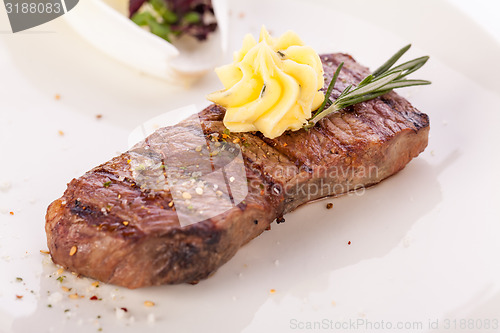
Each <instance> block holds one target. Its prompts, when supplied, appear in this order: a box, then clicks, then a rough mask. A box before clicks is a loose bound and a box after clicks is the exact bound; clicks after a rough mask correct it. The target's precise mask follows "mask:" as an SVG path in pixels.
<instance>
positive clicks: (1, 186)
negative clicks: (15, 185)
mask: <svg viewBox="0 0 500 333" xmlns="http://www.w3.org/2000/svg"><path fill="white" fill-rule="evenodd" d="M11 187H12V184H11V183H10V182H0V191H2V192H7V191H8V190H10V188H11Z"/></svg>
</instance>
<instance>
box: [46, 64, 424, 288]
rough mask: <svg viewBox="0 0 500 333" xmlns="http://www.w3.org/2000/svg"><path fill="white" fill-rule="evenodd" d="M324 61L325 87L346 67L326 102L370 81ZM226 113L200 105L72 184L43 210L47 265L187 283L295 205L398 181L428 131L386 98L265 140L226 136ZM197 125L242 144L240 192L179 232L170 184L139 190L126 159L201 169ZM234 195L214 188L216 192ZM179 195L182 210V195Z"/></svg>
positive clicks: (398, 101)
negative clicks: (217, 211) (196, 111)
mask: <svg viewBox="0 0 500 333" xmlns="http://www.w3.org/2000/svg"><path fill="white" fill-rule="evenodd" d="M321 60H322V62H323V65H324V69H325V76H326V77H327V80H326V83H325V86H327V85H328V83H329V81H330V79H331V77H332V76H333V72H334V71H335V69H336V67H337V65H338V64H339V63H340V62H342V61H344V62H345V65H344V69H343V70H342V72H341V74H340V77H339V80H338V81H337V85H336V88H335V91H334V93H333V96H334V97H336V96H338V94H339V93H340V91H342V89H343V88H344V87H345V86H347V85H348V84H350V83H354V84H355V83H358V82H359V81H360V80H361V79H362V78H363V77H364V76H366V75H367V74H368V70H367V68H365V67H363V66H361V65H359V64H358V63H356V62H355V61H354V60H353V59H352V58H351V57H350V56H349V55H345V54H328V55H322V56H321ZM223 117H224V109H223V108H221V107H219V106H217V105H212V106H209V107H208V108H206V109H205V110H203V111H201V112H200V113H199V114H198V115H195V116H192V117H190V118H188V119H186V120H184V121H183V122H181V123H179V124H177V125H176V126H171V127H165V128H161V129H159V130H157V131H156V132H155V133H153V134H152V135H151V136H149V137H148V138H147V139H146V140H145V141H143V142H140V143H139V144H137V145H136V146H135V147H134V148H133V149H131V150H130V151H128V152H126V153H124V154H122V155H121V156H118V157H115V158H113V159H112V160H111V161H109V162H107V163H104V164H102V165H100V166H98V167H96V168H94V169H92V170H91V171H89V172H87V173H86V174H84V175H83V176H82V177H80V178H78V179H73V180H72V181H71V182H70V183H69V185H68V188H67V190H66V192H65V193H64V195H63V196H62V198H60V199H58V200H56V201H54V202H53V203H52V204H51V205H50V206H49V208H48V211H47V216H46V226H45V229H46V232H47V242H48V247H49V249H50V253H51V255H52V258H53V260H54V262H55V263H57V264H60V265H62V266H64V267H66V268H67V269H69V270H71V271H74V272H78V273H80V274H82V275H85V276H89V277H92V278H95V279H98V280H101V281H104V282H108V283H112V284H116V285H120V286H125V287H128V288H139V287H144V286H151V285H160V284H175V283H184V282H196V281H198V280H200V279H204V278H206V277H208V276H209V275H210V274H211V273H213V272H215V271H216V270H217V269H218V268H219V267H220V266H221V265H222V264H224V263H225V262H227V261H228V260H229V259H230V258H231V257H232V256H233V255H234V254H235V253H236V251H237V250H238V249H239V248H240V247H241V246H242V245H244V244H245V243H247V242H248V241H250V240H251V239H253V238H254V237H256V236H258V235H259V234H260V233H262V232H263V231H264V230H265V229H266V228H268V226H269V225H270V223H271V222H273V221H274V220H275V219H277V218H280V217H282V216H283V214H286V213H288V212H290V211H292V210H293V209H295V208H296V207H297V206H299V205H301V204H303V203H305V202H308V201H310V200H314V199H317V198H321V197H324V196H328V195H339V194H342V193H345V192H346V191H349V190H353V189H356V188H357V187H360V186H369V185H372V184H376V183H378V182H380V181H381V180H383V179H384V178H387V177H389V176H391V175H393V174H395V173H396V172H398V171H399V170H401V169H402V168H403V167H404V166H405V165H406V164H407V163H408V162H409V161H410V160H411V159H412V158H414V157H416V156H417V155H418V154H419V153H420V152H422V151H423V150H424V149H425V147H426V146H427V139H428V133H429V119H428V117H427V115H425V114H423V113H420V112H419V111H418V110H416V109H415V108H414V107H412V106H411V105H410V103H409V102H408V101H406V100H405V99H404V98H402V97H400V96H399V95H398V94H396V93H394V92H391V93H388V94H386V95H384V96H382V97H379V98H376V99H374V100H371V101H368V102H364V103H361V104H357V105H355V106H354V107H351V108H350V109H348V110H345V111H344V112H342V113H339V114H332V115H330V116H328V117H326V118H325V119H323V120H321V121H320V122H319V123H318V124H317V125H316V126H315V127H314V128H312V129H311V130H309V131H308V132H306V131H304V130H300V131H296V132H286V133H285V134H284V135H282V136H280V137H278V138H276V139H272V140H271V139H267V138H265V137H262V136H261V135H260V134H259V133H228V132H227V131H225V128H224V126H223V123H222V119H223ZM197 123H198V124H200V123H201V128H202V132H203V133H202V134H201V135H202V136H203V137H204V138H206V140H207V142H208V143H209V146H210V145H211V146H212V147H213V145H214V144H215V145H217V144H219V145H220V144H221V143H218V142H214V141H222V144H224V142H231V143H232V142H234V143H238V145H240V146H241V155H240V156H242V158H243V160H244V166H243V168H244V169H243V170H244V173H245V172H246V177H247V180H248V186H245V187H247V188H245V190H248V193H246V192H245V197H244V200H243V201H242V202H239V203H236V205H235V206H233V207H232V208H229V209H227V210H226V211H223V212H222V213H221V214H219V215H217V216H213V217H210V218H207V219H204V220H202V221H199V222H197V221H194V220H193V223H190V224H189V223H188V224H185V223H184V224H182V225H181V223H180V219H179V217H178V210H179V209H176V206H177V202H178V201H176V202H175V205H174V201H173V195H172V193H171V191H170V190H169V188H168V187H162V182H159V183H160V186H156V185H154V184H153V185H151V184H150V185H151V186H143V185H144V184H143V183H142V184H141V181H140V180H139V179H138V174H137V168H136V167H134V166H133V162H131V161H136V160H138V159H139V160H141V158H142V159H144V157H145V156H146V157H147V159H148V160H149V161H150V162H151V161H152V164H155V163H156V165H157V166H160V168H156V169H154V168H153V169H151V170H153V171H154V170H156V172H157V173H156V175H153V176H151V177H149V178H148V179H150V180H151V179H160V180H161V177H162V176H165V171H161V170H162V167H163V168H165V165H164V164H163V162H164V159H165V153H167V154H168V155H169V157H168V158H170V161H173V162H172V163H174V164H175V163H177V166H180V169H182V170H185V168H191V167H195V166H196V167H199V166H200V164H202V163H203V160H202V159H203V157H202V156H201V155H202V154H201V152H200V149H199V147H198V146H196V143H194V142H196V140H198V139H199V138H198V137H197V136H196V133H195V132H196V130H195V127H196V124H197ZM172 138H175V140H174V141H172ZM172 142H174V143H172ZM179 143H182V145H181V144H179ZM192 152H195V153H192ZM183 164H184V165H185V168H184V167H182V165H183ZM150 165H151V163H150ZM215 169H217V167H216V166H215ZM158 170H160V172H159V173H158ZM181 173H182V172H181ZM142 175H144V174H142ZM158 177H159V178H158ZM167 178H168V177H167ZM153 183H154V182H153ZM156 183H158V181H157V182H156ZM155 186H156V187H155ZM214 190H215V187H214ZM198 194H200V193H198ZM183 195H184V194H183ZM231 195H233V196H234V195H235V194H234V193H233V194H231V193H225V192H224V193H223V192H222V191H221V192H218V196H219V197H223V196H229V197H231ZM202 197H203V198H204V199H203V202H202V204H201V205H202V206H203V207H205V208H206V209H207V210H210V209H214V208H215V207H217V205H218V201H217V199H214V197H213V196H212V197H210V196H207V197H206V198H205V197H204V195H202ZM183 198H184V199H186V202H187V203H188V204H189V202H190V200H189V199H191V195H184V197H183ZM178 208H180V207H178ZM198 208H199V207H198ZM198 208H197V209H198ZM194 222H196V223H194Z"/></svg>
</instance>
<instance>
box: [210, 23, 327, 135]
mask: <svg viewBox="0 0 500 333" xmlns="http://www.w3.org/2000/svg"><path fill="white" fill-rule="evenodd" d="M215 71H216V73H217V75H218V77H219V79H220V80H221V82H222V84H223V86H224V89H223V90H220V91H217V92H214V93H212V94H210V95H208V96H207V98H208V99H209V100H210V101H212V102H214V103H216V104H219V105H221V106H223V107H225V108H226V114H225V116H224V125H225V126H226V127H227V128H228V129H229V130H230V131H231V132H249V131H260V132H262V133H263V134H264V136H266V137H268V138H275V137H278V136H280V135H281V134H283V133H284V132H285V131H286V130H292V131H296V130H299V129H300V128H302V126H303V125H304V124H305V123H306V121H307V120H308V119H309V118H311V112H312V110H315V109H317V108H318V107H319V106H320V104H321V103H322V102H323V100H324V95H323V93H322V92H320V91H319V90H320V89H321V88H322V87H323V84H324V78H323V66H322V64H321V60H320V58H319V56H318V54H317V53H316V52H315V51H314V50H313V49H312V48H311V47H309V46H305V45H304V43H303V42H302V40H301V39H300V38H299V37H298V36H297V34H296V33H294V32H292V31H288V32H286V33H285V34H283V35H282V36H280V37H279V38H273V37H271V36H270V35H269V32H268V31H267V30H266V29H265V27H262V29H261V33H260V37H259V41H258V42H257V41H256V40H255V39H254V37H253V36H252V35H250V34H249V35H247V36H246V37H245V38H244V40H243V46H242V48H241V50H239V51H237V52H235V54H234V61H233V63H231V64H229V65H225V66H222V67H218V68H216V69H215Z"/></svg>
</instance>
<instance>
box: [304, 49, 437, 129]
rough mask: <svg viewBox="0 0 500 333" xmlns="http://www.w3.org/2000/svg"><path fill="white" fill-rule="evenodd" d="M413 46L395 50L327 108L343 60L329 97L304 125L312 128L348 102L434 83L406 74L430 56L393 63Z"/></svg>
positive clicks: (350, 103)
mask: <svg viewBox="0 0 500 333" xmlns="http://www.w3.org/2000/svg"><path fill="white" fill-rule="evenodd" d="M410 47H411V44H409V45H406V46H405V47H403V48H402V49H401V50H399V51H398V52H396V54H394V55H393V56H392V57H391V58H390V59H389V60H387V61H386V62H385V63H384V64H383V65H382V66H380V67H379V68H377V69H376V70H375V71H374V72H373V73H372V74H370V75H368V76H367V77H365V78H364V79H363V80H361V82H360V83H359V84H358V85H357V87H355V88H354V89H353V86H352V85H349V86H347V87H346V88H345V89H344V90H343V91H342V93H341V94H340V95H339V97H337V99H336V100H335V101H334V102H333V103H332V104H331V105H330V106H329V107H328V108H326V109H325V107H326V104H327V102H328V101H330V95H331V93H332V90H333V87H334V86H335V82H336V81H337V78H338V76H339V74H340V71H341V70H342V66H343V65H344V63H343V62H342V63H340V65H339V66H338V67H337V70H336V71H335V74H334V75H333V78H332V81H331V82H330V84H329V85H328V89H327V90H326V94H325V100H324V101H323V103H322V104H321V106H320V107H319V109H318V111H316V113H315V114H314V116H313V117H312V118H311V119H309V121H308V122H307V124H305V125H304V128H305V129H309V128H311V127H313V126H314V125H315V124H316V123H317V122H318V121H319V120H321V119H322V118H324V117H326V116H328V115H329V114H332V113H334V112H338V111H340V110H342V109H344V108H346V107H348V106H351V105H354V104H358V103H361V102H365V101H368V100H370V99H374V98H376V97H378V96H381V95H384V94H386V93H388V92H390V91H391V90H393V89H396V88H403V87H410V86H418V85H425V84H430V83H431V82H430V81H426V80H408V79H406V78H405V77H406V76H407V75H408V74H411V73H413V72H415V71H416V70H418V69H419V68H420V67H422V66H423V65H424V64H425V63H426V62H427V60H428V59H429V57H427V56H425V57H420V58H416V59H413V60H410V61H407V62H405V63H403V64H401V65H399V66H396V67H393V65H394V64H395V63H396V62H397V61H398V60H399V58H401V56H402V55H403V54H405V53H406V51H408V49H409V48H410Z"/></svg>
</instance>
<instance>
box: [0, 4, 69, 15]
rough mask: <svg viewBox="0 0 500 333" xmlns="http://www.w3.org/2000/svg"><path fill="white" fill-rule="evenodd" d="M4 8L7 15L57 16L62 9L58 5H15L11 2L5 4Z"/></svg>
mask: <svg viewBox="0 0 500 333" xmlns="http://www.w3.org/2000/svg"><path fill="white" fill-rule="evenodd" d="M5 8H6V9H7V14H10V13H15V14H21V13H22V14H52V13H54V14H59V13H61V12H62V7H61V4H60V3H41V2H39V3H34V2H31V3H28V2H23V3H15V4H12V3H11V2H6V3H5Z"/></svg>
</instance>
